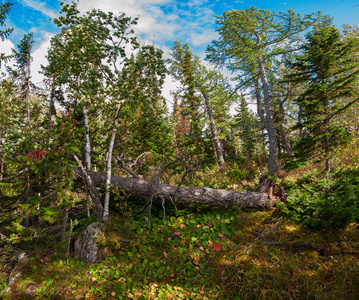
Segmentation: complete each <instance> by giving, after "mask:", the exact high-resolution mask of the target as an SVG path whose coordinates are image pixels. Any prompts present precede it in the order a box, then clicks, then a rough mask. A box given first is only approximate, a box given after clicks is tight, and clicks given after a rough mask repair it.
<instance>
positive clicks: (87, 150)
mask: <svg viewBox="0 0 359 300" xmlns="http://www.w3.org/2000/svg"><path fill="white" fill-rule="evenodd" d="M82 112H83V114H84V123H85V130H86V133H85V136H86V148H85V161H86V169H87V170H91V142H90V127H89V119H88V116H87V110H86V107H85V106H83V107H82Z"/></svg>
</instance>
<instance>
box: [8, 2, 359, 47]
mask: <svg viewBox="0 0 359 300" xmlns="http://www.w3.org/2000/svg"><path fill="white" fill-rule="evenodd" d="M2 2H5V1H4V0H2ZM11 2H13V7H12V10H11V13H10V16H9V18H8V20H7V24H8V26H11V27H13V28H14V32H13V34H12V35H11V37H10V40H11V41H12V42H13V43H14V44H17V43H18V42H19V40H20V39H21V38H22V37H23V35H24V34H25V33H28V32H34V37H35V42H36V45H35V48H39V47H40V46H41V44H42V43H44V42H45V41H46V40H47V39H48V37H49V35H52V34H55V33H57V32H58V29H57V28H56V26H54V24H53V22H52V21H51V20H50V18H54V17H56V16H58V15H59V9H60V5H59V1H56V0H55V1H54V0H13V1H11ZM357 3H359V0H327V1H325V0H319V1H318V0H317V1H315V0H314V1H310V0H299V1H298V0H297V1H294V0H293V1H288V0H287V1H286V0H278V1H268V0H227V1H226V0H224V1H223V0H212V1H209V0H99V1H98V0H80V1H79V8H80V10H81V11H86V10H89V9H92V8H100V9H102V10H105V11H106V10H113V11H114V12H116V11H123V12H125V13H126V14H127V15H130V16H139V18H140V20H139V26H138V28H137V29H136V31H137V33H138V35H139V37H141V38H143V39H144V40H146V41H151V42H152V43H153V42H154V43H155V44H158V46H160V47H164V48H167V47H171V46H172V44H173V41H175V40H179V41H181V42H186V43H189V44H190V46H192V47H193V49H194V51H195V52H199V53H201V52H202V53H203V52H204V50H205V48H206V46H207V45H208V44H209V42H210V41H211V40H212V39H213V38H214V37H215V15H219V16H221V15H222V13H223V11H225V10H230V9H246V8H249V7H250V6H252V5H253V6H256V7H258V8H263V9H269V10H274V11H286V10H287V9H289V8H291V9H294V11H295V12H297V13H301V14H309V13H312V12H317V11H319V10H321V11H322V12H323V13H324V14H328V15H330V16H332V17H333V18H334V23H335V24H336V25H337V26H340V25H341V24H348V23H350V24H353V25H354V24H356V23H357V20H358V16H359V6H356V4H357Z"/></svg>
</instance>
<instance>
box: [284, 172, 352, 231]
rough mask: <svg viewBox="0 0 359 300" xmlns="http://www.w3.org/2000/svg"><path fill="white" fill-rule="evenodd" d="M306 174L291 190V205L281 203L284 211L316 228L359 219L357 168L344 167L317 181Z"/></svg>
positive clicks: (340, 225) (348, 222)
mask: <svg viewBox="0 0 359 300" xmlns="http://www.w3.org/2000/svg"><path fill="white" fill-rule="evenodd" d="M304 177H305V180H303V179H304V178H302V179H299V180H297V182H296V183H297V184H296V185H295V186H294V187H293V188H292V189H291V190H289V192H288V194H289V195H288V206H287V207H284V206H281V209H282V211H283V212H284V213H285V214H287V215H289V216H290V217H292V218H294V219H296V220H298V221H300V222H301V223H303V224H304V225H306V226H307V227H309V228H314V229H319V228H325V227H326V228H338V227H339V228H344V227H346V226H347V225H349V224H350V223H352V222H354V221H356V220H357V219H358V217H359V207H358V200H359V170H358V169H347V170H344V169H341V170H339V171H337V172H336V173H335V174H333V176H332V177H331V178H330V179H322V180H317V181H316V180H314V179H313V178H310V177H308V176H304ZM303 182H306V183H307V184H305V183H303Z"/></svg>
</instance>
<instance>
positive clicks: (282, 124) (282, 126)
mask: <svg viewBox="0 0 359 300" xmlns="http://www.w3.org/2000/svg"><path fill="white" fill-rule="evenodd" d="M279 110H280V114H281V122H280V134H281V136H282V142H283V144H284V147H285V151H286V152H287V154H288V156H293V150H292V147H291V146H290V143H289V140H288V137H287V133H286V132H285V111H284V106H283V102H280V103H279Z"/></svg>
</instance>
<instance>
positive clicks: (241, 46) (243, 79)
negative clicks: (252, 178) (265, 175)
mask: <svg viewBox="0 0 359 300" xmlns="http://www.w3.org/2000/svg"><path fill="white" fill-rule="evenodd" d="M320 17H321V16H320V14H319V13H318V14H317V15H306V16H305V17H304V18H302V17H301V16H300V15H299V14H295V13H294V11H292V10H288V12H287V13H282V12H279V13H276V12H272V11H268V10H262V9H257V8H256V7H253V6H252V7H251V8H249V9H246V10H231V11H226V12H224V13H223V16H222V17H219V18H218V19H217V25H218V26H219V27H218V29H217V32H218V33H219V35H220V38H219V39H218V40H215V41H212V43H211V45H210V46H209V47H208V48H207V59H208V60H209V61H211V62H212V63H215V64H217V65H226V66H227V67H228V68H229V70H231V71H232V72H238V73H239V75H238V79H239V80H240V85H241V84H243V85H247V86H248V84H250V86H251V87H252V89H253V90H256V93H257V96H258V98H259V99H258V103H259V100H260V98H261V97H263V100H264V107H265V119H264V118H263V121H264V122H265V123H264V125H265V127H266V129H267V133H268V142H269V160H268V170H269V174H270V175H275V173H276V171H277V170H278V154H277V150H276V131H275V124H274V119H273V112H272V96H271V94H270V88H269V83H268V72H269V71H268V68H267V67H268V65H270V63H271V61H273V60H275V59H279V56H280V55H282V54H284V53H287V52H289V51H293V50H294V49H295V47H296V46H297V45H298V43H297V42H298V39H299V37H300V34H301V33H302V32H303V31H305V30H307V29H308V28H309V27H310V26H312V25H313V24H315V23H316V22H317V21H318V20H319V19H320ZM257 79H259V80H257ZM259 82H260V85H259ZM257 83H258V85H257Z"/></svg>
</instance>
